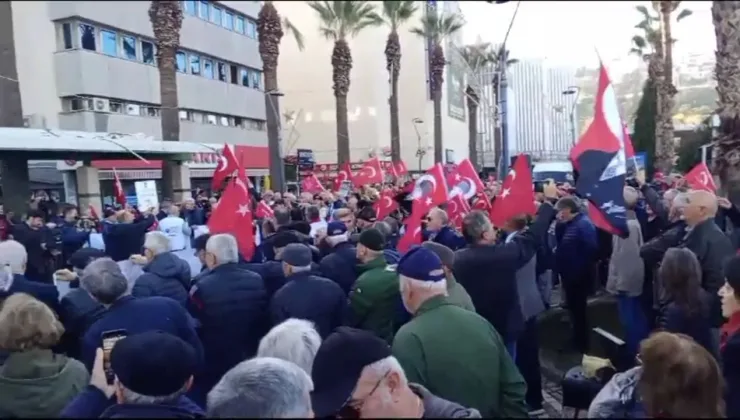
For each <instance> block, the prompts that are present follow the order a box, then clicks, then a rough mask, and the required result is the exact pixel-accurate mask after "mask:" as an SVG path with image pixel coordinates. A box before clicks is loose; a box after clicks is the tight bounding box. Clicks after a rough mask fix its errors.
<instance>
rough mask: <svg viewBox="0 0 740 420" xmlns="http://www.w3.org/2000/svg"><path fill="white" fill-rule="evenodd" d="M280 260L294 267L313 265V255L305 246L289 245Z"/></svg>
mask: <svg viewBox="0 0 740 420" xmlns="http://www.w3.org/2000/svg"><path fill="white" fill-rule="evenodd" d="M280 258H281V259H282V260H283V261H284V262H285V263H286V264H288V265H292V266H293V267H307V266H309V265H311V261H312V260H313V253H312V252H311V248H309V247H308V246H307V245H305V244H288V246H286V247H285V249H284V250H283V254H282V255H281V257H280Z"/></svg>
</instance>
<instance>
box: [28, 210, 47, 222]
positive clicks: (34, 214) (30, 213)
mask: <svg viewBox="0 0 740 420" xmlns="http://www.w3.org/2000/svg"><path fill="white" fill-rule="evenodd" d="M37 217H38V218H39V219H45V218H46V215H45V214H44V212H43V211H41V210H29V211H28V213H26V220H28V219H35V218H37Z"/></svg>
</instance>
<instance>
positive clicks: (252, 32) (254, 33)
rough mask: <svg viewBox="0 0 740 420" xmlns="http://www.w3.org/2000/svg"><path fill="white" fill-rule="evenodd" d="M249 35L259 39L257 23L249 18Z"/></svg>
mask: <svg viewBox="0 0 740 420" xmlns="http://www.w3.org/2000/svg"><path fill="white" fill-rule="evenodd" d="M247 36H248V37H250V38H253V39H257V24H255V23H254V22H253V21H251V20H247Z"/></svg>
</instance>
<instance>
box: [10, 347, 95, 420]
mask: <svg viewBox="0 0 740 420" xmlns="http://www.w3.org/2000/svg"><path fill="white" fill-rule="evenodd" d="M89 382H90V375H89V374H88V373H87V369H85V366H84V365H83V364H82V363H80V362H79V361H77V360H74V359H69V358H67V357H66V356H63V355H59V354H53V353H52V351H51V350H38V349H35V350H28V351H24V352H15V353H11V354H10V355H9V356H8V358H7V360H6V361H5V364H3V365H2V366H0V418H33V417H35V418H38V417H46V418H55V417H58V416H59V413H60V412H61V411H62V410H63V409H64V407H66V406H67V404H68V403H69V402H70V401H71V400H72V399H73V398H74V397H76V396H77V394H79V393H80V392H82V391H83V390H84V389H85V387H86V386H87V384H88V383H89Z"/></svg>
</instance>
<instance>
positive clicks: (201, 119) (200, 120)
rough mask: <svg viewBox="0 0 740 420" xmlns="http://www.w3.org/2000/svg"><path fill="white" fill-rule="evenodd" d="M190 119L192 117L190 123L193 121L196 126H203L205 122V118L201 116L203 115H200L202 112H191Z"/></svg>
mask: <svg viewBox="0 0 740 420" xmlns="http://www.w3.org/2000/svg"><path fill="white" fill-rule="evenodd" d="M192 117H193V118H192V120H191V121H195V122H197V123H198V124H205V122H206V120H205V116H204V115H203V113H202V112H196V111H193V112H192Z"/></svg>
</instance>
